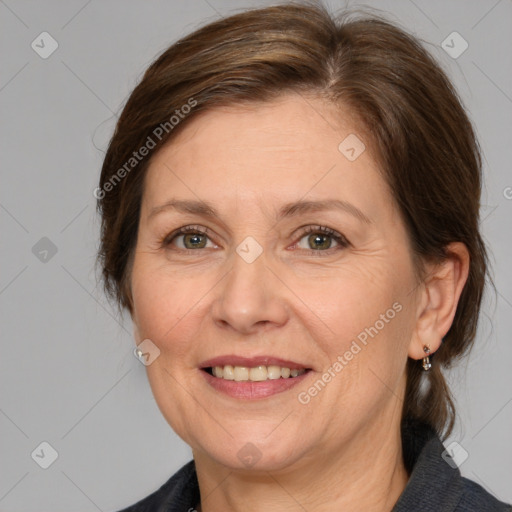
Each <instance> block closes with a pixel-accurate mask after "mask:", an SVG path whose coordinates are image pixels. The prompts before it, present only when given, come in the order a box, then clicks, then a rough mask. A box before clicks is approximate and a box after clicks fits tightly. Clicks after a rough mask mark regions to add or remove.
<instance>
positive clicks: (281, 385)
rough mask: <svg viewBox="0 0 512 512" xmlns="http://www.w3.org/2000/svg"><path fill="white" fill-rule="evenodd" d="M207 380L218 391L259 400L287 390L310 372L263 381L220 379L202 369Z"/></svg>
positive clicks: (245, 398)
mask: <svg viewBox="0 0 512 512" xmlns="http://www.w3.org/2000/svg"><path fill="white" fill-rule="evenodd" d="M201 373H202V374H203V375H204V378H205V379H206V382H207V383H208V384H209V385H210V386H211V387H212V388H214V389H215V390H216V391H220V392H221V393H224V394H226V395H228V396H230V397H232V398H240V399H242V400H257V399H258V398H267V397H269V396H272V395H275V394H277V393H282V392H283V391H287V390H288V389H291V388H292V387H294V386H296V385H297V384H299V383H300V382H302V381H303V380H304V379H305V378H306V376H307V375H308V374H309V373H310V372H309V371H307V372H306V373H303V374H302V375H299V376H298V377H289V378H287V379H283V378H280V379H269V380H262V381H256V382H255V381H249V380H246V381H241V382H237V381H234V380H226V379H220V378H218V377H214V376H213V375H210V374H209V373H208V372H206V371H204V370H201Z"/></svg>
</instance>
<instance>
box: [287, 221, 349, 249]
mask: <svg viewBox="0 0 512 512" xmlns="http://www.w3.org/2000/svg"><path fill="white" fill-rule="evenodd" d="M303 240H305V244H303V242H302V241H303ZM333 242H334V243H335V244H336V245H334V246H333ZM302 244H303V245H302ZM349 245H350V242H348V240H347V239H346V238H345V237H344V236H343V235H341V234H340V233H338V232H336V231H334V230H332V229H331V228H328V227H325V226H308V227H307V228H306V229H305V230H304V231H303V232H302V236H301V238H300V240H299V242H298V243H297V244H296V245H295V247H299V248H300V249H304V250H309V251H317V252H326V251H328V250H329V249H336V250H339V249H343V248H345V247H348V246H349Z"/></svg>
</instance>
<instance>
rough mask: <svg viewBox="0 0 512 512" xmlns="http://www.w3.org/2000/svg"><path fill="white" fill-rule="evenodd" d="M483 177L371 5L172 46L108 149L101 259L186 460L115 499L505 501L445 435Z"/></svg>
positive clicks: (422, 69)
mask: <svg viewBox="0 0 512 512" xmlns="http://www.w3.org/2000/svg"><path fill="white" fill-rule="evenodd" d="M480 189H481V164H480V155H479V152H478V145H477V142H476V140H475V136H474V133H473V130H472V127H471V124H470V122H469V120H468V118H467V116H466V114H465V112H464V110H463V108H462V106H461V104H460V102H459V100H458V98H457V95H456V93H455V92H454V90H453V88H452V86H451V85H450V83H449V81H448V79H447V78H446V76H445V75H444V74H443V72H442V71H441V70H440V68H439V67H438V65H437V64H436V63H435V62H434V61H433V60H432V59H431V57H429V56H428V54H427V53H426V52H425V50H423V49H422V47H421V46H420V45H419V43H418V42H417V41H416V40H414V38H412V37H411V36H409V35H407V34H406V33H404V32H403V31H401V30H400V29H398V28H396V27H394V26H393V25H391V24H389V23H387V22H385V21H383V20H380V19H377V18H364V19H354V20H350V19H349V18H348V17H347V18H345V19H340V20H337V21H336V20H333V19H332V18H331V17H330V15H329V14H328V13H327V12H326V11H324V10H323V9H322V8H321V7H317V6H316V7H315V6H310V5H297V4H294V5H281V6H276V7H269V8H265V9H260V10H253V11H248V12H245V13H242V14H238V15H236V16H232V17H230V18H227V19H222V20H219V21H216V22H214V23H211V24H210V25H208V26H206V27H204V28H202V29H200V30H198V31H197V32H195V33H193V34H191V35H190V36H188V37H185V38H184V39H182V40H180V41H179V42H178V43H176V44H174V45H173V46H171V47H170V48H169V49H168V50H166V51H165V52H164V53H163V54H162V55H161V56H160V57H159V58H158V59H157V60H156V61H155V62H154V63H153V64H152V65H151V66H150V67H149V69H148V70H147V72H146V73H145V75H144V77H143V79H142V81H141V82H140V84H139V85H138V86H137V87H136V88H135V90H134V91H133V93H132V94H131V96H130V98H129V100H128V102H127V104H126V106H125V108H124V110H123V112H122V114H121V116H120V118H119V121H118V124H117V127H116V130H115V133H114V135H113V138H112V140H111V142H110V145H109V149H108V152H107V154H106V157H105V161H104V165H103V169H102V174H101V180H100V184H99V188H98V189H97V194H96V195H97V197H98V198H99V202H98V207H99V211H100V213H101V215H102V237H101V248H100V253H99V258H100V262H101V265H102V269H103V277H104V279H105V285H106V289H107V291H108V292H109V293H110V294H111V295H112V296H113V297H115V298H116V300H117V301H118V304H119V305H120V307H122V308H127V309H128V311H129V312H130V314H131V317H132V319H133V323H134V327H135V338H136V339H135V341H136V345H137V347H136V353H137V355H138V356H139V357H140V358H141V361H143V362H144V364H146V365H147V373H148V378H149V382H150V385H151V388H152V391H153V394H154V396H155V399H156V401H157V403H158V406H159V408H160V410H161V412H162V414H163V415H164V417H165V418H166V420H167V421H168V422H169V424H170V425H171V427H172V428H173V429H174V430H175V431H176V432H177V434H178V435H179V436H180V437H181V438H182V439H183V440H184V441H185V442H187V443H188V444H189V445H190V446H191V448H192V451H193V457H194V460H193V461H191V462H190V463H189V464H187V465H186V466H184V467H183V468H182V469H181V470H180V471H178V472H177V473H176V474H175V475H174V476H173V477H172V478H171V479H170V480H169V481H168V482H167V483H166V484H164V485H163V486H162V487H161V488H160V489H159V490H157V491H155V493H153V494H152V495H151V496H149V497H147V498H145V499H143V500H141V501H140V502H139V503H138V504H136V505H134V506H132V507H130V508H127V509H125V510H126V511H132V512H135V511H139V512H140V511H156V510H161V511H163V510H165V511H175V510H176V511H178V510H180V511H181V510H183V511H187V510H188V511H191V510H197V511H203V512H207V511H217V510H235V511H236V510H244V511H246V510H307V511H323V510H350V511H363V510H364V511H391V510H392V511H394V512H401V511H420V510H421V511H431V510H432V511H433V510H436V511H445V510H446V511H448V510H449V511H482V510H485V511H503V510H510V506H509V505H507V504H505V503H502V502H500V501H498V500H497V499H496V498H494V497H493V496H492V495H490V494H488V493H487V492H486V491H485V490H484V489H483V488H482V487H480V486H479V485H477V484H476V483H474V482H472V481H469V480H467V479H465V478H462V477H461V475H460V472H459V470H458V468H457V464H456V461H454V460H453V459H451V458H450V453H448V454H447V451H446V450H445V449H444V447H443V445H442V442H441V439H446V437H447V436H448V435H449V433H450V431H451V429H452V427H453V423H454V418H455V411H454V406H453V403H452V400H451V398H450V392H449V390H448V387H447V385H446V382H445V379H444V377H443V373H442V368H443V367H445V366H447V365H449V364H450V362H451V361H452V360H453V359H454V358H456V357H458V356H460V355H461V354H463V353H465V352H467V351H468V349H469V348H470V346H471V344H472V342H473V340H474V337H475V332H476V326H477V318H478V311H479V308H480V302H481V297H482V292H483V286H484V281H485V276H486V272H487V256H486V250H485V246H484V244H483V242H482V239H481V237H480V234H479V230H478V212H479V199H480Z"/></svg>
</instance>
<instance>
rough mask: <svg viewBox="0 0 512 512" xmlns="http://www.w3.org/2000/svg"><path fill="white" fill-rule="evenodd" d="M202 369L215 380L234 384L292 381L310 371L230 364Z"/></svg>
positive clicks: (306, 369)
mask: <svg viewBox="0 0 512 512" xmlns="http://www.w3.org/2000/svg"><path fill="white" fill-rule="evenodd" d="M202 369H203V370H204V371H205V372H206V373H208V374H210V375H211V376H212V377H216V378H217V379H224V380H231V381H235V382H247V381H250V382H263V381H266V380H277V379H294V378H296V377H299V376H300V375H304V374H305V373H306V372H308V371H310V369H309V368H301V369H297V368H289V367H286V366H278V365H270V366H265V365H258V366H254V367H247V366H233V365H230V364H227V365H225V366H209V367H207V368H202Z"/></svg>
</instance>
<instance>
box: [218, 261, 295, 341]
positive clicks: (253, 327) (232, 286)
mask: <svg viewBox="0 0 512 512" xmlns="http://www.w3.org/2000/svg"><path fill="white" fill-rule="evenodd" d="M233 259H234V263H233V266H232V268H231V270H230V271H229V272H228V273H227V275H226V276H225V278H224V279H223V280H222V281H221V283H219V287H218V290H217V296H216V299H215V300H214V302H213V304H212V315H213V319H214V322H215V323H216V324H217V326H218V327H220V328H222V329H225V330H232V331H233V332H237V333H239V334H256V333H258V332H259V331H263V330H267V329H269V328H271V327H281V326H283V325H284V324H286V322H287V320H288V316H289V313H288V308H287V307H286V297H285V290H286V289H285V287H284V285H283V284H282V282H281V281H280V280H279V279H278V278H277V277H276V275H275V274H274V272H273V271H272V270H271V269H270V268H269V267H268V266H267V263H268V262H267V261H266V258H265V256H264V254H261V255H260V256H259V257H258V258H257V259H256V260H255V261H252V262H250V263H249V262H247V261H245V260H244V259H243V258H242V257H240V256H239V255H238V254H236V253H235V255H234V258H233Z"/></svg>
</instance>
